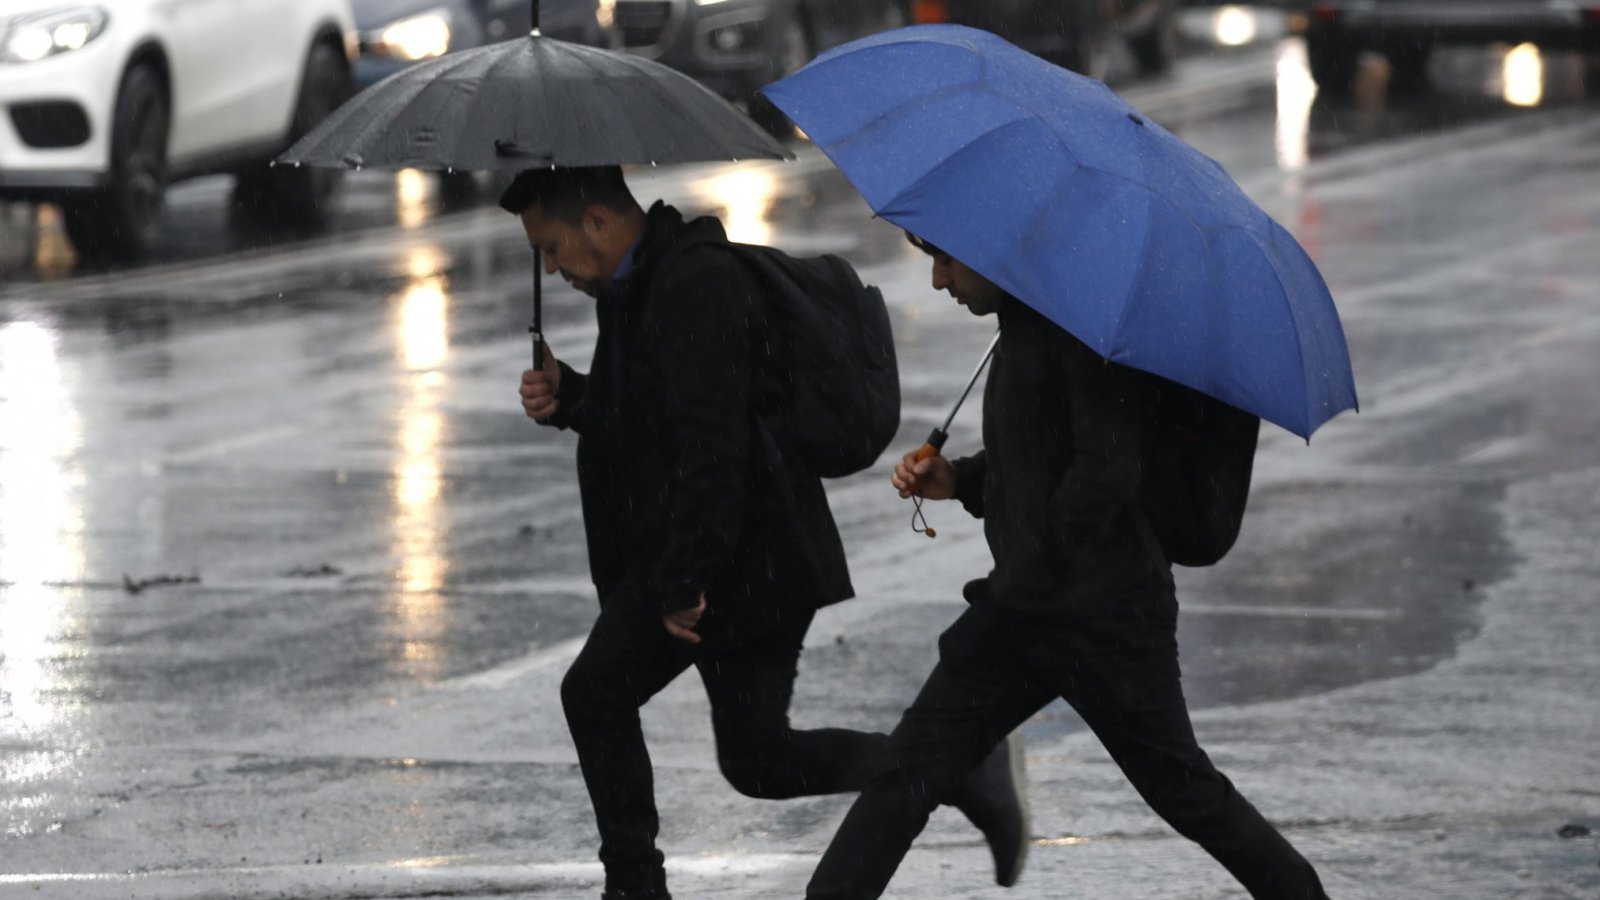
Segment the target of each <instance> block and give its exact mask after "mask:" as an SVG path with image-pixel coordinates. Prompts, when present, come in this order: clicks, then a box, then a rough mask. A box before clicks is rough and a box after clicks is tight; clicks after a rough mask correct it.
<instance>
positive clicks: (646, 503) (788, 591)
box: [550, 203, 853, 647]
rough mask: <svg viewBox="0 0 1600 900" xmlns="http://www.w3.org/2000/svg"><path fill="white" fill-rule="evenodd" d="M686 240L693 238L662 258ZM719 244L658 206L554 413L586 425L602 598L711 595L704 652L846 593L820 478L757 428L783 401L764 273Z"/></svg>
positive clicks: (557, 421)
mask: <svg viewBox="0 0 1600 900" xmlns="http://www.w3.org/2000/svg"><path fill="white" fill-rule="evenodd" d="M682 241H692V242H694V245H693V246H689V247H688V248H687V249H683V250H682V251H681V252H678V253H673V254H672V257H671V258H670V259H668V260H667V263H668V264H667V265H666V266H665V267H663V266H662V265H661V263H662V261H663V256H665V255H667V254H668V253H669V251H670V250H671V249H672V248H673V246H674V245H675V244H678V243H679V242H682ZM703 242H709V243H703ZM724 243H726V237H725V235H724V233H723V230H722V225H721V223H719V222H718V221H717V220H716V219H713V218H702V219H696V220H694V221H693V222H685V221H684V219H683V217H682V215H681V214H679V213H678V211H677V210H675V209H673V208H672V207H670V206H666V205H664V204H661V203H657V204H656V205H655V206H654V207H652V208H651V209H650V212H649V214H648V218H647V224H646V227H645V233H644V236H643V238H642V239H641V240H640V243H639V246H638V248H637V249H636V250H635V252H634V257H633V274H632V275H631V277H630V278H629V280H628V282H627V285H626V287H625V289H624V290H623V292H622V294H621V296H618V297H604V298H601V299H600V300H599V301H598V303H597V311H598V314H599V319H600V335H599V339H598V341H597V342H596V345H595V355H594V361H593V363H592V365H591V367H590V370H589V373H588V374H587V375H584V374H581V373H579V372H576V371H574V370H573V369H572V368H571V367H570V366H568V365H567V364H565V363H562V374H561V391H560V393H559V395H558V397H557V399H558V400H559V401H560V407H559V410H558V411H557V413H556V415H555V416H554V417H553V418H552V419H551V421H550V424H552V425H555V426H557V427H561V428H571V429H573V430H575V431H577V432H578V484H579V489H580V493H581V495H582V498H583V518H584V527H585V531H586V532H587V536H588V546H589V566H590V571H591V574H592V575H593V578H594V583H595V587H596V589H597V590H598V591H599V594H600V602H601V603H602V604H605V605H610V604H614V603H618V604H624V605H625V606H626V607H627V608H629V609H631V610H636V611H637V614H638V615H640V616H661V615H663V614H665V613H667V612H671V611H674V610H680V609H688V608H691V607H693V606H694V605H695V604H696V602H697V601H698V599H699V596H700V593H701V592H702V591H704V592H705V593H706V601H707V607H708V609H707V613H706V616H705V618H704V619H702V622H701V625H700V627H699V629H698V631H699V633H700V634H701V636H702V637H703V638H704V639H705V646H707V647H712V646H717V645H725V644H729V643H734V644H736V643H738V642H739V641H741V640H744V639H748V638H750V637H753V636H756V635H758V634H761V633H765V632H766V631H767V630H769V629H770V628H771V627H773V626H775V625H776V624H778V623H779V622H780V621H782V620H783V619H784V618H786V617H787V616H789V615H790V614H793V613H796V612H803V613H809V612H811V611H813V610H815V609H816V608H817V607H819V606H823V605H825V604H828V603H832V602H835V601H838V600H843V599H845V598H847V597H849V596H851V595H852V593H853V591H852V588H851V586H850V578H849V572H848V570H847V568H846V564H845V556H844V548H843V545H842V544H841V542H840V540H839V533H838V530H837V528H836V527H835V525H834V521H833V515H832V513H831V512H830V510H829V509H828V500H827V495H826V494H825V493H824V491H823V488H822V483H821V481H820V480H819V479H818V478H817V477H816V476H814V475H811V474H809V473H808V472H807V471H806V470H805V469H803V468H802V467H801V466H800V465H799V464H798V463H797V462H796V461H795V460H794V457H793V456H792V455H786V454H784V452H783V450H784V448H783V447H781V446H779V445H778V444H777V443H776V441H777V438H775V437H773V435H772V432H771V429H768V428H765V427H763V426H761V425H760V421H761V420H762V419H763V418H764V417H766V416H768V415H770V414H771V412H772V410H773V409H775V408H776V407H777V405H778V404H779V403H780V402H781V398H782V393H781V388H780V387H779V386H778V385H780V384H781V381H780V380H779V378H778V377H777V366H779V365H781V362H780V359H779V356H778V352H777V350H776V348H775V341H774V337H773V333H772V328H771V327H770V326H769V324H768V322H767V320H766V317H765V315H764V313H763V306H762V303H761V297H760V295H759V293H758V290H757V283H756V280H755V278H754V277H753V275H752V274H751V273H750V272H749V271H747V270H746V269H745V268H744V265H743V264H742V263H740V262H739V261H738V260H737V259H735V258H734V257H733V256H732V254H730V253H729V252H727V251H726V250H723V249H719V247H718V245H719V244H724Z"/></svg>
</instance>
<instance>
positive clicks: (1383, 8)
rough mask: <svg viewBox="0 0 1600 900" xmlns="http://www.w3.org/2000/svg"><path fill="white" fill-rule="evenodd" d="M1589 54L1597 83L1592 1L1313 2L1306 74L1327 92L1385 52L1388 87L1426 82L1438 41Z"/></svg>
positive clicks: (1598, 19)
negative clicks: (1369, 57)
mask: <svg viewBox="0 0 1600 900" xmlns="http://www.w3.org/2000/svg"><path fill="white" fill-rule="evenodd" d="M1524 41H1528V42H1532V43H1535V44H1538V45H1540V46H1542V47H1553V48H1562V49H1570V50H1577V51H1581V52H1584V53H1586V54H1588V57H1589V59H1588V65H1587V67H1586V68H1587V73H1588V77H1589V83H1590V84H1592V85H1596V86H1597V87H1600V6H1596V4H1595V0H1539V2H1534V0H1470V2H1463V0H1313V3H1312V5H1311V15H1310V17H1309V19H1308V21H1307V24H1306V56H1307V57H1308V62H1309V63H1310V67H1311V77H1312V78H1313V79H1315V80H1316V82H1317V85H1318V86H1319V87H1321V88H1323V89H1324V90H1327V91H1328V92H1330V93H1341V92H1347V91H1349V90H1350V88H1351V87H1352V86H1353V84H1354V82H1355V75H1356V67H1357V64H1358V62H1359V60H1360V56H1361V54H1362V53H1364V52H1367V51H1372V52H1376V53H1380V54H1382V55H1384V56H1386V57H1388V59H1389V62H1390V64H1391V66H1392V67H1393V68H1392V70H1391V75H1390V79H1389V80H1390V84H1391V85H1395V86H1400V87H1406V86H1417V85H1421V84H1423V83H1425V82H1426V80H1427V67H1428V59H1429V57H1430V56H1431V54H1432V52H1433V48H1434V47H1435V46H1436V45H1438V44H1444V43H1451V44H1492V43H1502V42H1503V43H1511V44H1516V43H1521V42H1524Z"/></svg>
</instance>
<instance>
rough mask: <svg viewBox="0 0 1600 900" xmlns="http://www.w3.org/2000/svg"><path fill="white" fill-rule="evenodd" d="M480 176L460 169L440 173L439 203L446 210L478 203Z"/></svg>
mask: <svg viewBox="0 0 1600 900" xmlns="http://www.w3.org/2000/svg"><path fill="white" fill-rule="evenodd" d="M479 191H480V189H479V186H478V176H477V175H476V174H474V173H472V172H463V171H461V170H459V169H457V170H454V171H450V172H440V173H439V203H440V205H441V206H443V207H444V209H445V211H447V212H453V211H456V210H462V209H470V208H472V207H473V206H476V205H477V203H478V195H479Z"/></svg>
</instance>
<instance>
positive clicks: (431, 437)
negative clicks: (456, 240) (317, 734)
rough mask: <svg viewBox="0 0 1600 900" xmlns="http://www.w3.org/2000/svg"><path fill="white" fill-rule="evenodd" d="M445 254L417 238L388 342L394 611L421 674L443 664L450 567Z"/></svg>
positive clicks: (409, 659) (404, 652) (408, 657)
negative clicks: (392, 383) (396, 400)
mask: <svg viewBox="0 0 1600 900" xmlns="http://www.w3.org/2000/svg"><path fill="white" fill-rule="evenodd" d="M447 262H448V260H447V258H446V257H445V255H444V253H443V252H442V251H440V250H439V249H438V248H436V247H431V246H421V247H418V248H415V249H413V250H412V251H411V253H410V254H409V255H408V257H407V259H406V270H407V273H408V279H409V280H408V282H407V284H406V286H405V287H404V288H403V289H402V290H401V291H400V292H399V293H398V294H396V295H395V297H394V302H395V304H396V309H395V345H396V352H397V355H398V357H399V360H400V364H401V368H402V372H401V375H400V377H401V379H402V395H401V406H400V411H399V416H398V419H397V428H396V434H395V450H396V453H395V460H394V463H393V466H392V469H391V475H392V478H393V484H394V488H393V501H394V521H393V529H394V543H393V548H392V553H393V555H394V556H395V558H396V559H397V560H398V570H397V572H396V581H397V593H396V599H395V602H394V607H393V612H394V614H395V618H396V625H397V631H398V636H399V640H400V650H401V657H402V658H403V659H404V660H405V662H406V663H408V664H409V668H408V671H409V672H410V673H411V674H413V675H415V676H416V677H418V678H421V679H428V678H433V677H437V676H438V675H440V674H442V673H443V671H444V668H445V664H446V659H445V657H444V653H443V649H442V645H441V643H440V640H439V638H440V637H441V635H442V633H443V621H442V613H443V608H444V603H445V599H444V595H443V593H442V592H441V590H442V588H443V586H444V580H445V576H446V574H447V573H448V571H449V567H450V564H449V560H448V559H447V558H446V556H445V553H444V523H443V521H442V517H443V515H444V509H443V506H442V504H441V502H440V499H441V495H442V493H443V484H444V481H443V472H442V469H443V463H442V448H443V446H444V441H445V429H446V420H445V416H444V413H443V411H442V410H441V409H440V394H441V392H442V391H443V389H444V387H445V385H446V383H447V379H446V377H445V374H444V373H443V372H442V371H441V369H442V367H443V366H444V364H445V363H446V362H447V361H448V359H449V356H450V295H449V281H448V278H447V277H446V276H445V275H444V274H443V272H444V270H445V268H446V265H447Z"/></svg>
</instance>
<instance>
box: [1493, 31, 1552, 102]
mask: <svg viewBox="0 0 1600 900" xmlns="http://www.w3.org/2000/svg"><path fill="white" fill-rule="evenodd" d="M1501 80H1502V82H1503V83H1504V92H1505V98H1506V102H1507V103H1510V104H1511V105H1512V106H1538V105H1539V104H1540V103H1542V102H1543V101H1544V57H1543V56H1541V55H1540V53H1539V48H1538V47H1535V46H1534V45H1532V44H1518V45H1517V46H1515V47H1512V48H1511V49H1510V50H1509V51H1507V52H1506V58H1505V62H1504V63H1503V64H1502V65H1501Z"/></svg>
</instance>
